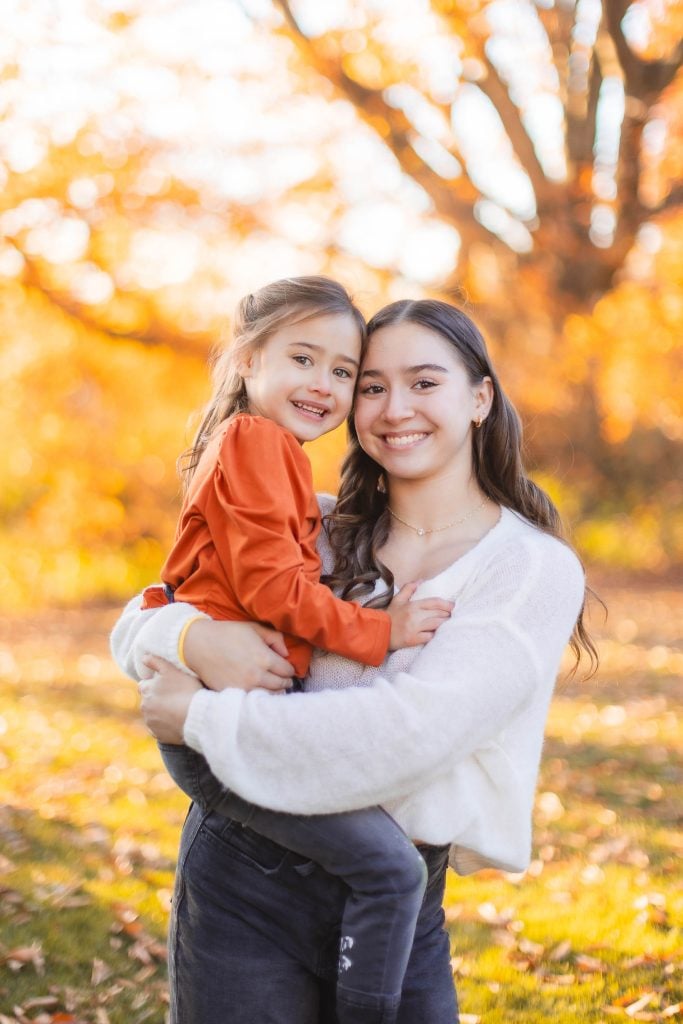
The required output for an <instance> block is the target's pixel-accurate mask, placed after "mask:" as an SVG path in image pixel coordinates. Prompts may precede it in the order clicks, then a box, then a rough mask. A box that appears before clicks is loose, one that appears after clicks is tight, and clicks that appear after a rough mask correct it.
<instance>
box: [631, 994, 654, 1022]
mask: <svg viewBox="0 0 683 1024" xmlns="http://www.w3.org/2000/svg"><path fill="white" fill-rule="evenodd" d="M655 998H656V993H654V992H646V993H645V994H644V995H642V996H641V997H640V998H639V999H636V1001H635V1002H634V1003H629V1005H628V1006H625V1007H624V1013H627V1014H628V1016H629V1017H635V1015H636V1014H637V1013H638V1012H639V1011H640V1010H644V1009H645V1007H646V1006H649V1005H650V1003H651V1002H652V1000H653V999H655Z"/></svg>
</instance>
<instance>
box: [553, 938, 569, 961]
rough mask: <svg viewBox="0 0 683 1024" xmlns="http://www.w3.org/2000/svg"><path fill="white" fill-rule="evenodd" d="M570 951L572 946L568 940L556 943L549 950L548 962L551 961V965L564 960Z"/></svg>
mask: <svg viewBox="0 0 683 1024" xmlns="http://www.w3.org/2000/svg"><path fill="white" fill-rule="evenodd" d="M571 951H572V944H571V942H570V941H569V940H568V939H565V940H564V942H560V943H558V945H557V946H555V947H554V948H553V949H551V950H550V952H549V953H548V960H552V961H553V963H555V962H556V961H557V960H566V959H567V957H568V956H569V954H570V953H571Z"/></svg>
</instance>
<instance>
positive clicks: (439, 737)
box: [112, 499, 584, 874]
mask: <svg viewBox="0 0 683 1024" xmlns="http://www.w3.org/2000/svg"><path fill="white" fill-rule="evenodd" d="M323 500H324V499H323ZM324 503H325V505H326V504H327V501H325V502H324ZM322 504H323V502H322V501H321V505H322ZM323 511H325V508H324V507H323ZM321 553H322V555H323V559H324V561H327V558H328V557H329V551H326V550H324V549H323V551H322V552H321ZM583 595H584V577H583V572H582V570H581V566H580V564H579V562H578V560H577V558H576V557H575V555H574V554H573V553H572V552H571V550H570V549H569V548H568V547H567V546H566V545H564V544H563V543H561V542H560V541H558V540H556V539H555V538H553V537H549V536H548V535H546V534H544V533H543V532H541V531H540V530H538V529H537V528H536V527H534V526H532V525H531V524H529V523H528V522H526V521H525V520H523V519H522V518H520V517H519V516H517V515H516V514H515V513H513V512H510V511H509V510H506V509H503V511H502V514H501V518H500V520H499V522H498V523H497V524H496V526H494V527H493V529H492V530H491V531H490V532H489V533H488V534H486V536H485V537H484V538H483V539H482V540H481V541H480V542H479V543H478V544H477V545H476V546H475V547H474V548H472V549H471V550H470V551H468V552H467V553H466V554H465V555H464V556H463V557H462V558H459V559H458V560H457V561H456V562H454V563H453V564H452V565H451V566H450V567H449V568H447V569H445V570H444V571H443V572H441V573H439V574H438V575H437V576H435V577H433V578H432V579H430V580H427V581H426V582H425V583H423V584H422V585H421V586H420V588H419V590H418V592H417V594H416V596H417V597H428V596H438V597H443V598H449V599H452V600H453V601H455V609H454V611H453V614H452V616H451V618H450V619H449V620H448V621H447V622H445V623H444V624H443V625H442V626H441V627H440V628H439V630H438V631H437V633H436V635H435V637H434V639H433V640H431V641H430V643H428V644H426V645H425V646H424V647H413V648H406V649H404V650H400V651H396V652H394V653H392V654H390V655H389V657H388V658H387V659H386V661H385V662H384V664H383V665H382V666H381V667H380V668H368V667H365V666H363V665H360V664H358V663H357V662H352V661H348V660H347V659H344V658H341V657H338V656H336V655H328V654H324V653H322V652H320V653H318V654H317V655H316V656H315V657H314V659H313V663H312V665H311V673H310V678H309V679H308V680H307V684H306V689H307V691H308V692H307V693H303V694H290V695H288V696H287V697H273V695H271V694H269V693H266V692H265V691H253V692H251V693H248V694H247V693H245V692H244V691H242V690H238V689H227V690H223V691H222V692H220V693H214V692H212V691H209V690H202V691H200V692H199V693H197V694H196V695H195V696H194V698H193V699H192V702H191V704H190V709H189V713H188V716H187V720H186V722H185V730H184V734H185V740H186V742H187V743H188V744H189V746H191V747H193V748H194V749H196V750H198V751H200V752H201V753H203V754H204V756H205V757H206V759H207V761H208V762H209V765H210V766H211V769H212V771H213V772H214V774H215V775H216V776H217V777H218V778H219V779H220V780H221V781H222V782H223V783H224V784H225V785H226V786H228V787H230V788H231V789H234V790H235V791H236V792H237V793H239V794H240V795H241V796H242V797H244V798H245V799H247V800H250V801H251V802H253V803H256V804H259V805H261V806H264V807H270V808H273V809H275V810H280V811H287V812H291V813H299V814H327V813H333V812H337V811H348V810H353V809H354V808H359V807H366V806H370V805H373V804H382V805H383V806H384V807H385V808H386V809H387V810H388V811H389V812H390V813H391V814H392V815H393V817H394V818H395V819H396V820H397V821H398V823H399V824H400V825H401V826H402V827H403V829H404V830H405V831H406V833H407V834H408V835H409V836H412V837H413V838H419V839H421V840H423V841H425V842H428V843H434V844H440V843H450V844H451V845H452V851H451V865H452V867H454V868H455V870H456V871H458V872H459V873H461V874H467V873H469V872H471V871H475V870H477V869H478V868H481V867H498V868H502V869H503V870H508V871H520V870H523V869H524V868H525V867H526V866H527V865H528V863H529V859H530V854H531V813H532V806H533V799H534V791H535V788H536V781H537V776H538V768H539V762H540V757H541V748H542V743H543V731H544V727H545V721H546V716H547V711H548V705H549V702H550V698H551V695H552V691H553V686H554V683H555V678H556V675H557V671H558V667H559V662H560V657H561V655H562V651H563V649H564V647H565V645H566V643H567V641H568V639H569V636H570V634H571V631H572V629H573V626H574V623H575V622H576V619H577V616H578V614H579V611H580V608H581V604H582V601H583ZM139 604H140V599H139V598H135V599H133V601H131V602H130V604H129V605H128V607H127V608H126V609H125V611H124V613H123V615H122V617H121V619H120V620H119V622H118V624H117V626H116V627H115V629H114V633H113V634H112V650H113V654H114V657H115V659H116V661H117V662H118V664H119V665H120V666H121V668H122V669H123V670H124V671H125V672H127V673H128V674H129V675H132V676H134V677H137V678H139V677H140V675H141V663H140V658H141V656H142V654H144V653H145V652H150V653H154V654H158V655H161V656H162V657H165V658H167V659H168V660H169V661H172V662H174V663H176V664H178V660H177V653H176V652H177V641H178V637H179V633H180V630H181V629H182V626H183V625H184V623H185V622H186V621H187V619H188V618H189V617H190V616H191V615H196V612H195V610H194V609H193V608H191V606H189V605H183V604H176V605H170V606H168V607H166V608H162V609H155V610H150V611H140V609H139Z"/></svg>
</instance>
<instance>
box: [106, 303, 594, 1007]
mask: <svg viewBox="0 0 683 1024" xmlns="http://www.w3.org/2000/svg"><path fill="white" fill-rule="evenodd" d="M368 331H369V336H370V341H369V347H368V351H367V353H366V356H365V359H364V361H363V364H362V367H361V374H360V379H359V385H358V393H357V399H356V405H355V411H354V414H353V417H352V419H351V421H350V428H351V444H350V451H349V454H348V456H347V459H346V462H345V465H344V469H343V475H342V484H341V488H340V494H339V498H338V501H337V504H336V507H335V508H334V510H333V511H331V512H330V514H329V516H328V521H327V532H326V534H323V540H324V541H325V545H327V547H325V546H323V550H322V556H323V563H324V565H325V567H326V568H327V569H328V579H329V582H330V583H331V584H332V585H333V586H334V587H335V588H336V589H337V592H338V593H340V594H341V596H343V597H344V598H346V599H359V600H361V601H363V602H364V603H366V604H367V602H368V601H370V602H371V603H372V604H373V605H374V606H375V607H377V606H380V607H381V606H386V604H387V603H388V602H389V601H390V600H391V597H392V596H393V594H394V590H395V587H396V586H397V585H401V584H402V583H404V582H405V581H407V580H414V579H420V580H422V581H423V582H422V583H421V585H420V587H419V589H418V591H417V596H420V597H422V596H429V595H433V594H437V593H438V594H439V595H440V596H442V597H447V598H451V599H452V600H453V601H454V602H455V610H454V612H453V614H452V616H451V618H450V619H449V620H448V621H447V622H446V623H444V624H443V625H442V626H441V627H440V629H439V630H438V632H437V633H436V635H435V637H434V639H433V640H431V641H430V642H429V643H428V644H427V645H426V646H425V647H424V648H422V649H421V650H416V649H412V650H410V649H407V650H401V651H397V652H395V653H393V654H391V655H389V657H388V658H387V659H386V661H385V662H384V664H383V666H381V667H380V668H379V669H373V668H367V667H364V666H362V665H360V664H358V663H356V662H350V661H347V660H345V659H343V658H341V657H339V656H336V655H322V656H319V657H315V658H314V659H313V662H312V665H311V670H310V674H309V677H308V680H307V683H306V689H307V690H308V691H309V692H308V693H307V694H294V695H292V696H289V697H287V698H286V699H273V697H272V695H271V694H268V693H265V692H260V691H255V692H251V693H246V692H244V690H241V689H238V688H236V687H234V686H232V687H231V686H228V687H227V688H226V689H224V690H222V692H220V693H212V692H209V691H208V690H204V689H201V688H200V687H199V684H198V683H197V682H196V681H193V680H192V679H191V678H189V677H188V676H187V675H183V674H181V673H179V672H178V671H176V670H175V669H173V668H172V667H170V666H164V665H163V664H162V662H161V661H160V660H159V659H158V658H157V659H155V658H153V659H152V660H151V662H150V665H151V667H153V668H155V669H159V670H160V672H159V674H157V675H156V676H155V677H154V678H153V679H152V680H150V681H147V682H145V683H143V684H142V686H143V712H144V714H145V718H146V721H147V724H148V725H149V727H150V728H151V729H152V731H153V732H154V734H155V735H157V737H158V738H159V739H161V740H164V741H166V742H170V743H179V742H181V741H182V739H183V738H184V739H185V741H186V742H187V743H188V744H189V745H190V746H191V747H193V748H194V749H195V750H197V751H200V752H201V753H202V754H203V755H204V756H205V757H206V759H207V761H208V763H209V765H210V766H211V769H212V771H213V773H214V774H215V775H216V776H217V777H218V778H219V779H220V780H221V782H222V783H224V785H225V786H226V787H228V788H229V789H230V790H232V791H234V792H236V793H237V794H239V796H240V797H242V798H244V799H246V800H249V801H252V802H254V803H255V804H259V805H262V806H267V807H271V808H274V809H277V810H281V811H286V812H290V813H291V812H294V813H298V814H325V813H333V812H339V811H343V810H351V809H354V808H360V807H365V806H369V805H371V804H381V805H382V806H384V807H385V808H386V809H387V810H388V811H389V813H390V814H392V816H393V817H394V818H395V819H396V820H397V821H398V823H399V824H400V825H401V826H402V827H403V829H404V830H405V832H406V833H407V835H408V836H410V837H411V838H412V839H413V840H414V842H415V843H416V844H417V846H418V849H420V851H421V852H422V854H423V856H424V857H425V860H426V862H427V866H428V869H429V882H428V886H427V893H426V895H425V899H424V902H423V906H422V910H421V914H420V918H419V920H418V925H417V930H416V935H415V940H414V944H413V950H412V953H411V958H410V961H409V964H408V969H407V973H406V977H405V980H404V985H403V990H402V999H401V1004H400V1009H399V1012H398V1017H397V1020H398V1022H399V1024H421V1022H424V1021H429V1022H430V1024H452V1022H453V1021H454V1020H455V1019H457V1010H456V1002H455V995H454V991H453V985H452V978H451V973H450V966H449V950H448V939H447V936H446V934H445V932H444V930H443V915H442V912H441V909H440V902H441V895H442V892H443V882H444V873H445V869H446V863H447V860H448V858H449V856H450V863H451V864H452V865H453V867H455V869H456V870H458V871H460V872H462V873H467V872H470V871H473V870H476V869H477V868H480V867H483V866H496V867H501V868H504V869H508V870H521V869H523V868H524V867H525V866H526V864H527V863H528V860H529V856H530V838H531V827H530V826H531V809H532V803H533V795H534V788H535V783H536V778H537V773H538V765H539V760H540V753H541V745H542V736H543V729H544V724H545V718H546V713H547V708H548V704H549V701H550V697H551V693H552V689H553V685H554V680H555V676H556V673H557V669H558V665H559V661H560V656H561V654H562V651H563V648H564V646H565V644H566V642H567V641H568V640H569V639H570V638H571V640H572V646H573V647H574V649H575V651H576V652H577V654H578V653H580V650H581V648H583V649H584V650H586V651H587V652H588V653H589V654H591V656H592V655H593V653H594V652H593V649H592V645H591V644H590V641H589V639H588V638H587V636H586V633H585V630H584V627H583V623H582V615H581V612H582V605H583V597H584V579H583V573H582V570H581V567H580V564H579V562H578V560H577V559H576V557H575V555H574V554H573V552H572V551H571V549H570V548H569V547H568V546H567V545H566V544H565V543H564V542H563V541H562V540H561V539H560V538H559V528H560V527H559V520H558V516H557V513H556V511H555V509H554V507H553V506H552V503H551V502H550V500H549V499H548V497H547V496H546V495H545V494H544V493H543V492H542V491H540V490H539V488H537V487H536V486H535V485H534V484H533V483H532V482H531V481H530V480H529V479H528V478H527V477H526V475H525V474H524V470H523V467H522V462H521V454H520V443H521V437H520V429H519V422H518V419H517V417H516V414H515V412H514V410H513V409H512V407H511V405H510V403H509V402H508V400H507V398H506V397H505V395H504V393H503V391H502V389H501V387H500V385H499V383H498V380H497V378H496V375H495V373H494V371H493V368H492V367H491V364H490V362H489V359H488V356H487V353H486V349H485V346H484V343H483V340H482V338H481V335H480V334H479V332H478V331H477V329H476V327H475V326H474V324H473V323H472V322H471V321H470V320H469V319H468V318H467V317H466V316H464V314H462V313H461V312H460V311H458V310H457V309H455V308H453V307H452V306H449V305H447V304H445V303H441V302H434V301H418V302H401V303H394V304H392V305H391V306H388V307H387V308H385V309H384V310H382V311H380V313H378V314H377V315H376V316H375V317H374V318H373V319H372V320H371V322H370V324H369V327H368ZM138 609H139V602H138V603H137V605H136V603H135V602H133V603H132V604H131V605H130V606H129V609H128V610H127V611H126V613H124V617H123V619H122V621H121V625H120V627H119V634H118V642H117V641H116V638H115V648H116V651H117V653H118V659H119V662H120V664H121V665H122V667H124V668H125V667H127V668H128V669H129V670H130V671H132V672H134V671H135V664H136V662H137V664H138V665H139V660H140V657H141V654H142V652H144V651H147V652H151V653H152V654H154V655H164V654H166V655H169V654H170V655H171V660H172V661H173V660H175V654H174V647H175V644H176V642H177V639H178V634H179V632H180V630H181V628H182V626H183V624H184V622H186V621H188V620H189V618H191V617H192V616H193V615H195V612H194V610H193V609H192V608H184V609H182V610H181V606H176V608H175V609H174V610H173V614H172V615H168V614H167V610H161V611H160V612H142V613H141V612H140V611H139V610H138ZM242 628H244V627H242ZM234 629H235V627H234V626H231V624H221V623H213V622H208V621H206V620H203V621H195V622H194V623H193V624H192V625H191V626H190V627H189V629H188V631H187V637H186V645H187V646H186V657H187V659H188V661H189V664H190V666H191V667H192V668H193V669H194V671H195V672H196V673H197V675H198V676H199V677H200V678H201V677H202V675H203V674H209V673H215V671H216V662H217V660H218V661H220V657H221V652H223V651H225V652H227V654H228V657H227V658H226V659H225V664H226V669H225V671H226V673H227V674H228V675H229V676H230V677H231V678H230V679H226V682H228V683H230V682H233V683H234V682H236V673H235V669H236V665H235V651H234V645H235V643H236V642H237V643H241V639H240V638H239V637H237V636H236V634H235V633H234V632H232V631H233V630H234ZM242 639H245V637H244V636H242ZM253 641H254V638H251V640H250V642H253ZM246 646H247V644H245V648H246ZM231 648H232V650H230V649H231ZM275 658H276V655H275V654H274V653H273V652H272V651H269V652H268V655H267V659H266V660H265V661H264V662H263V668H264V670H265V671H266V672H268V671H275V672H276V673H277V671H279V668H278V663H277V661H276V660H274V659H275ZM266 665H267V668H266ZM228 860H229V861H230V863H229V866H227V867H226V864H227V863H228ZM247 880H248V881H247ZM343 899H344V893H343V890H342V887H341V886H340V885H339V883H338V881H337V880H335V879H332V878H330V877H329V876H327V875H325V874H324V873H323V872H321V871H320V870H319V869H318V868H317V867H316V866H315V865H312V864H310V863H307V862H305V861H302V860H301V858H297V857H294V856H293V855H291V854H288V853H287V852H286V850H284V849H282V848H281V847H278V846H276V845H274V844H268V843H267V842H266V841H265V840H262V839H259V837H258V836H257V835H255V834H253V833H251V832H250V830H249V829H240V828H239V827H236V826H235V825H234V823H233V822H231V821H230V820H229V819H227V818H225V817H221V816H220V815H219V814H216V813H209V814H202V812H201V811H200V810H199V809H197V808H194V809H193V810H192V811H191V813H190V815H189V817H188V821H187V823H186V825H185V829H184V836H183V842H182V844H181V857H180V863H179V869H178V881H177V889H176V900H175V902H174V912H173V921H172V928H171V945H170V954H171V960H170V963H171V980H172V989H173V994H174V1001H175V1003H176V1018H175V1019H176V1020H177V1021H178V1022H180V1021H183V1022H185V1021H187V1022H189V1021H190V1020H202V1021H206V1022H210V1024H213V1022H216V1024H218V1021H220V1020H222V1019H228V1018H229V1019H230V1020H231V1021H236V1022H239V1024H251V1022H254V1021H257V1020H258V1021H273V1022H275V1021H278V1022H280V1024H323V1022H324V1024H332V1022H333V1021H334V1020H335V1017H334V1010H333V1008H332V1005H331V995H330V987H329V980H330V979H331V978H332V977H333V957H332V956H331V951H332V950H333V949H334V944H335V941H338V935H339V932H338V915H339V913H340V909H341V906H342V905H343ZM335 915H337V917H335ZM342 955H343V954H342ZM349 955H351V956H352V950H351V951H350V953H349ZM358 1019H359V1021H361V1020H362V1019H363V1018H362V1017H359V1018H358Z"/></svg>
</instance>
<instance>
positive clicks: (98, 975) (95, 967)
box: [90, 957, 112, 985]
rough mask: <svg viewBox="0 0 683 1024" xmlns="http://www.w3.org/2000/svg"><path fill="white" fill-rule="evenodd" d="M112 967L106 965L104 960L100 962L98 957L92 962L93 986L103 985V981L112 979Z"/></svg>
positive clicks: (91, 978)
mask: <svg viewBox="0 0 683 1024" xmlns="http://www.w3.org/2000/svg"><path fill="white" fill-rule="evenodd" d="M111 973H112V971H111V967H110V966H109V964H107V963H105V961H104V960H99V959H98V958H97V957H95V959H94V960H93V962H92V971H91V974H90V984H91V985H101V984H102V982H103V981H106V980H107V978H109V977H111Z"/></svg>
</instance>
